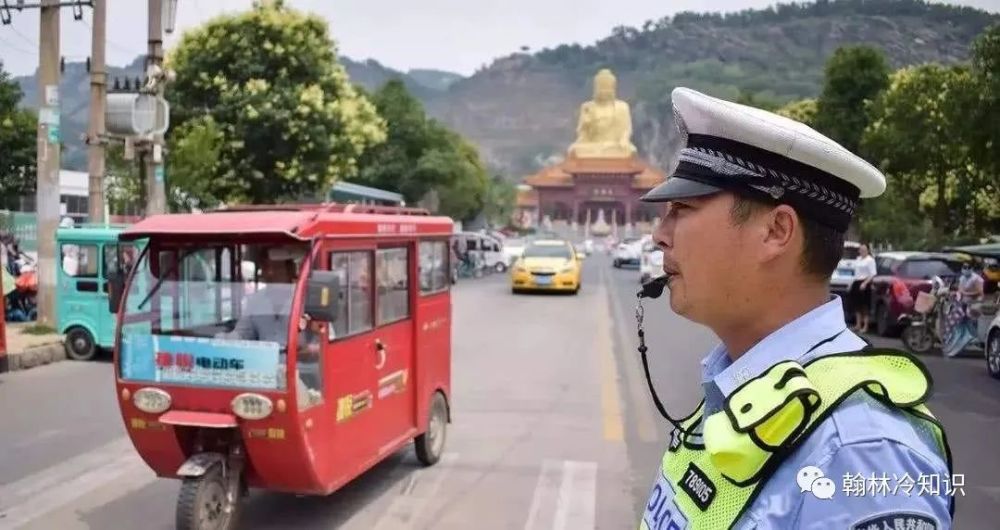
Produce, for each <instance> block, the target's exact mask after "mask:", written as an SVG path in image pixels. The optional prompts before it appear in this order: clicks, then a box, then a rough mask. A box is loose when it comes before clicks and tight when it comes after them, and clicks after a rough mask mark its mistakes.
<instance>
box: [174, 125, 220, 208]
mask: <svg viewBox="0 0 1000 530" xmlns="http://www.w3.org/2000/svg"><path fill="white" fill-rule="evenodd" d="M224 142H225V135H224V134H223V133H222V130H221V129H220V128H219V126H218V124H216V123H215V120H214V119H212V117H211V116H200V117H198V118H195V119H192V120H189V121H187V122H186V123H184V124H183V125H181V126H180V127H179V128H178V129H177V130H176V131H175V132H174V139H173V142H172V144H171V147H170V157H169V159H168V163H169V168H168V169H169V171H168V172H167V186H168V197H169V200H170V205H171V208H172V209H174V210H181V211H191V210H194V209H207V208H213V207H216V206H218V205H219V203H220V202H222V199H221V198H220V197H218V196H216V195H215V190H214V189H213V186H212V179H213V178H214V176H215V175H216V174H218V171H219V164H220V155H221V154H222V151H223V148H224V147H225V144H224Z"/></svg>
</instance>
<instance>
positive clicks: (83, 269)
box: [60, 243, 99, 278]
mask: <svg viewBox="0 0 1000 530" xmlns="http://www.w3.org/2000/svg"><path fill="white" fill-rule="evenodd" d="M97 248H98V247H97V245H96V244H92V243H87V244H83V245H79V244H73V243H66V244H63V245H62V248H61V249H60V251H61V254H62V270H63V273H65V274H66V275H67V276H69V277H72V278H97V268H98V265H97V264H98V261H99V256H98V250H97Z"/></svg>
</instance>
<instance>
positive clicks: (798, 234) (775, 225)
mask: <svg viewBox="0 0 1000 530" xmlns="http://www.w3.org/2000/svg"><path fill="white" fill-rule="evenodd" d="M760 219H761V222H762V223H763V226H762V227H761V228H762V232H763V240H762V241H761V243H762V250H761V251H762V253H763V256H762V258H763V261H765V262H768V261H772V260H774V259H776V258H778V257H780V256H783V255H786V254H789V253H793V255H795V256H798V255H799V252H798V250H797V249H796V247H797V246H801V245H802V244H803V241H802V239H803V238H802V223H801V220H800V219H799V214H798V212H796V211H795V210H794V209H793V208H792V207H791V206H789V205H787V204H779V205H777V206H774V207H773V208H771V209H770V211H768V212H767V213H765V214H764V215H762V216H760ZM797 242H798V243H797Z"/></svg>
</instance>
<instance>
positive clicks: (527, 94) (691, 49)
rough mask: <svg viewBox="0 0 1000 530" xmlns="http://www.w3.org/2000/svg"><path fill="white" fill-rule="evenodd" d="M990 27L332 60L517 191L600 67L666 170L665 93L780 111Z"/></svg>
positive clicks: (945, 56) (745, 27)
mask: <svg viewBox="0 0 1000 530" xmlns="http://www.w3.org/2000/svg"><path fill="white" fill-rule="evenodd" d="M994 23H1000V15H998V14H996V13H992V14H991V13H988V12H985V11H981V10H977V9H973V8H967V7H955V6H948V5H942V4H936V3H934V4H931V3H928V2H926V1H924V0H818V1H816V2H814V3H808V4H789V5H777V6H774V7H771V8H768V9H764V10H747V11H742V12H738V13H727V14H719V13H710V14H696V13H680V14H677V15H675V16H673V17H665V18H663V19H660V20H657V21H652V20H651V21H648V22H646V23H645V24H644V25H643V26H642V27H639V28H632V27H618V28H615V29H614V31H613V32H612V34H611V35H609V36H608V37H606V38H604V39H602V40H600V41H598V42H597V43H595V44H594V45H592V46H580V45H576V44H574V45H563V46H559V47H557V48H553V49H545V50H542V51H539V52H536V53H533V54H527V53H516V54H512V55H509V56H506V57H502V58H499V59H497V60H495V61H494V62H493V64H491V65H490V66H488V67H486V68H484V69H481V70H480V71H478V72H476V73H475V74H474V75H472V76H470V77H468V78H463V77H462V76H460V75H458V74H453V73H449V72H440V71H433V70H411V71H409V72H400V71H397V70H393V69H391V68H387V67H385V66H383V65H381V64H380V63H378V62H377V61H373V60H367V61H353V60H351V59H349V58H344V57H342V58H341V60H342V61H343V63H344V65H345V67H346V69H347V71H348V73H349V75H350V76H351V79H352V80H353V81H354V82H355V83H357V84H358V85H360V86H362V87H364V88H365V89H367V90H374V89H376V88H378V87H379V86H381V85H382V84H383V83H384V82H385V81H387V80H389V79H391V78H393V77H399V78H401V79H403V81H404V82H405V83H406V86H407V87H409V89H410V90H411V91H412V92H413V93H414V94H415V95H416V96H417V97H419V98H420V99H421V101H423V102H424V104H425V105H426V107H427V109H428V112H429V113H430V114H431V115H432V116H434V117H436V118H438V119H439V120H441V121H443V122H444V123H446V124H447V125H449V126H451V127H452V128H454V129H456V130H457V131H459V132H460V133H462V134H464V135H465V136H466V137H468V138H469V139H470V140H471V141H472V142H473V143H475V144H476V145H477V146H478V147H479V148H480V151H481V153H482V154H483V156H484V158H485V159H486V161H487V162H488V163H489V164H490V165H491V166H492V167H494V168H495V169H496V170H498V171H500V172H502V173H503V174H505V175H507V176H508V177H509V178H511V179H512V180H519V179H520V178H521V177H522V176H524V175H525V174H528V173H530V172H533V171H535V170H536V169H538V168H539V167H541V166H542V165H544V164H546V163H549V162H551V161H552V160H555V159H557V158H558V157H561V156H562V155H563V153H564V152H565V149H566V147H568V146H569V144H570V143H571V142H572V141H573V139H574V137H575V133H574V131H575V128H576V112H577V110H578V108H579V105H580V103H582V102H583V101H584V100H586V99H588V98H589V97H590V92H591V87H590V82H591V79H592V77H593V75H594V74H595V73H596V72H597V71H598V70H599V69H600V68H604V67H608V68H611V69H612V70H614V71H615V73H616V74H617V76H618V85H619V97H620V98H622V99H625V100H626V101H628V102H629V103H631V105H632V114H633V124H634V129H635V134H634V138H633V141H634V142H635V144H636V146H637V147H638V148H639V152H640V154H641V155H642V156H644V157H646V158H647V159H649V160H650V161H651V162H652V163H653V164H655V165H659V166H661V167H665V166H668V165H669V163H670V160H669V158H670V153H671V152H672V149H671V146H672V142H673V140H674V139H673V123H672V117H671V113H670V101H669V99H670V98H669V95H670V91H671V90H672V89H673V88H674V87H676V86H688V87H691V88H695V89H698V90H703V91H705V92H707V93H710V94H713V95H718V96H720V97H725V98H728V99H737V98H738V97H740V96H741V95H746V94H748V93H750V94H753V96H754V98H755V100H756V101H770V102H773V103H783V102H786V101H789V100H792V99H797V98H803V97H810V96H815V95H817V94H818V93H819V90H820V84H821V82H822V77H823V65H824V64H825V62H826V60H827V58H828V57H830V55H832V54H833V52H834V50H836V49H837V48H838V47H840V46H844V45H853V44H867V45H871V46H875V47H877V48H880V49H882V50H883V51H884V52H885V53H886V55H887V57H888V58H889V61H890V62H891V64H892V65H893V66H895V67H902V66H906V65H913V64H920V63H925V62H941V63H956V62H961V61H965V60H967V59H968V56H969V48H970V44H971V42H972V40H973V39H974V38H975V37H976V36H977V35H978V34H979V33H980V32H982V30H983V29H985V28H986V27H988V26H989V25H991V24H994ZM110 70H111V76H112V77H114V76H119V77H120V76H123V75H127V76H129V77H133V78H134V77H135V76H136V75H139V74H140V73H141V59H136V61H134V62H133V63H132V64H130V65H128V66H127V67H124V68H111V69H110ZM19 81H20V82H21V86H22V87H23V88H24V90H25V93H26V95H27V101H26V103H27V104H29V105H31V106H35V100H36V99H37V86H36V84H35V80H34V78H33V77H25V78H20V79H19ZM88 83H89V80H88V77H87V73H86V71H85V68H84V66H83V64H82V63H67V64H66V71H65V72H64V73H63V81H62V87H61V88H62V98H63V132H64V138H65V142H66V147H65V151H64V157H63V160H64V166H65V167H68V168H75V169H83V168H85V167H86V151H85V150H84V149H83V144H82V142H80V141H79V136H80V134H81V133H83V132H84V131H85V130H86V121H87V102H88V90H89V85H88Z"/></svg>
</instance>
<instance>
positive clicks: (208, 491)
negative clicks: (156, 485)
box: [177, 465, 242, 530]
mask: <svg viewBox="0 0 1000 530" xmlns="http://www.w3.org/2000/svg"><path fill="white" fill-rule="evenodd" d="M241 504H242V503H241V502H240V497H239V496H237V497H236V499H234V500H233V501H232V502H230V501H229V500H228V498H227V497H226V479H225V477H223V475H222V467H221V466H218V465H215V466H212V468H211V469H209V470H208V471H206V472H205V474H204V475H202V476H200V477H190V478H185V479H184V481H183V482H182V483H181V491H180V494H179V495H178V496H177V530H234V529H235V528H236V523H237V521H238V520H239V515H240V507H241Z"/></svg>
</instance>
